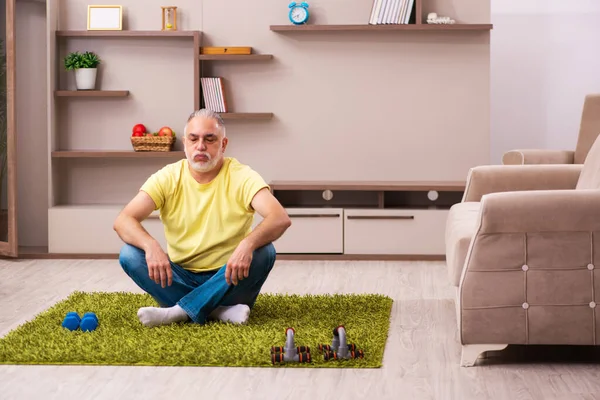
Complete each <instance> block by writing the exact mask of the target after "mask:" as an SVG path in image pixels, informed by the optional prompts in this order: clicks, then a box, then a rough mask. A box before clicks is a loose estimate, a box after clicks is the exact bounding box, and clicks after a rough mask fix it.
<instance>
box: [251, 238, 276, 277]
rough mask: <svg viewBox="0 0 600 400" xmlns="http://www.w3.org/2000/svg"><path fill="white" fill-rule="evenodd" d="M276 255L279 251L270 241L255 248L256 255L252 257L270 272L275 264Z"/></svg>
mask: <svg viewBox="0 0 600 400" xmlns="http://www.w3.org/2000/svg"><path fill="white" fill-rule="evenodd" d="M276 256H277V251H276V250H275V246H274V245H273V243H268V244H266V245H264V246H262V247H259V248H258V249H256V250H254V255H253V256H252V259H253V261H254V262H255V263H256V264H258V265H260V266H261V267H263V268H265V269H266V271H267V272H269V271H271V269H272V268H273V265H274V264H275V259H276Z"/></svg>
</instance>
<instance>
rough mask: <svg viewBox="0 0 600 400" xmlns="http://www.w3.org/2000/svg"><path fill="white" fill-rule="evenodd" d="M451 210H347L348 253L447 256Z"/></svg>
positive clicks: (345, 227) (345, 226)
mask: <svg viewBox="0 0 600 400" xmlns="http://www.w3.org/2000/svg"><path fill="white" fill-rule="evenodd" d="M447 214H448V210H377V209H368V210H364V209H363V210H345V211H344V240H345V243H344V250H345V253H347V254H415V255H421V254H431V255H439V254H445V242H444V229H445V226H446V217H447Z"/></svg>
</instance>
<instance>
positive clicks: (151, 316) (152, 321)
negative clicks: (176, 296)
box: [137, 305, 190, 328]
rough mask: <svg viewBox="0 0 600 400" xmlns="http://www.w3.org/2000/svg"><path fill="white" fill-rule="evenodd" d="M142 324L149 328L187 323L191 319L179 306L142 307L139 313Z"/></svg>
mask: <svg viewBox="0 0 600 400" xmlns="http://www.w3.org/2000/svg"><path fill="white" fill-rule="evenodd" d="M137 316H138V318H139V319H140V322H141V323H142V324H144V325H146V326H147V327H150V328H151V327H154V326H159V325H167V324H173V323H176V322H183V321H187V320H188V319H189V318H190V317H189V316H188V315H187V313H186V312H185V311H184V310H183V308H181V307H179V306H178V305H174V306H173V307H168V308H159V307H142V308H140V309H139V310H138V313H137Z"/></svg>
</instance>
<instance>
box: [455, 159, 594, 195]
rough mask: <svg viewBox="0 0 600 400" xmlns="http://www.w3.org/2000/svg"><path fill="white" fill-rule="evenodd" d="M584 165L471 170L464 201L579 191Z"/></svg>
mask: <svg viewBox="0 0 600 400" xmlns="http://www.w3.org/2000/svg"><path fill="white" fill-rule="evenodd" d="M582 169H583V165H581V164H571V165H564V164H562V165H482V166H477V167H474V168H471V169H470V170H469V173H468V175H467V183H466V187H465V193H464V196H463V201H480V200H481V197H482V196H483V195H486V194H489V193H497V192H514V191H526V190H561V189H575V187H576V186H577V181H578V180H579V175H580V173H581V170H582Z"/></svg>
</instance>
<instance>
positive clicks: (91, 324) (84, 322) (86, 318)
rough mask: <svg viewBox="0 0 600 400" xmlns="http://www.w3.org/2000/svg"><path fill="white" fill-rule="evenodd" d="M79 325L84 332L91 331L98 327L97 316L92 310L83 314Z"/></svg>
mask: <svg viewBox="0 0 600 400" xmlns="http://www.w3.org/2000/svg"><path fill="white" fill-rule="evenodd" d="M79 327H80V328H81V330H82V331H84V332H89V331H93V330H94V329H96V328H97V327H98V317H97V316H96V314H94V313H93V312H88V313H85V314H83V318H81V322H80V323H79Z"/></svg>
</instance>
